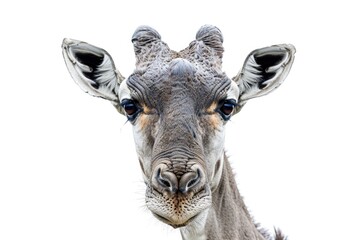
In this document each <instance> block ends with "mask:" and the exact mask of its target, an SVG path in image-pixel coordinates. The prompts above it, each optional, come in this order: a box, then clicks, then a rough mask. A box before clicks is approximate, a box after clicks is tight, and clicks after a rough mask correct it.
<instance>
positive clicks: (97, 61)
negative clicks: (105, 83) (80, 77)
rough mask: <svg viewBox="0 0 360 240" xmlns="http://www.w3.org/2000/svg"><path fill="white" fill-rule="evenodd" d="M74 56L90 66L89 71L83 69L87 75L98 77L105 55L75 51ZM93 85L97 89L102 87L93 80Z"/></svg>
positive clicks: (93, 77)
mask: <svg viewBox="0 0 360 240" xmlns="http://www.w3.org/2000/svg"><path fill="white" fill-rule="evenodd" d="M74 56H75V58H76V60H78V61H79V62H80V63H82V64H84V65H86V66H88V67H89V69H88V71H83V74H84V76H85V77H87V78H89V79H96V78H97V77H98V69H99V66H100V65H101V64H102V63H103V61H104V55H102V54H95V53H92V52H91V53H90V52H84V51H75V52H74ZM91 86H92V87H94V88H96V89H99V87H100V85H99V83H98V82H96V81H92V82H91Z"/></svg>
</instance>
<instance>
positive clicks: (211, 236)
mask: <svg viewBox="0 0 360 240" xmlns="http://www.w3.org/2000/svg"><path fill="white" fill-rule="evenodd" d="M212 202H213V203H212V206H211V207H210V208H209V209H208V210H207V211H206V212H204V213H202V214H203V216H201V217H202V218H205V219H204V221H202V222H201V221H199V222H197V223H191V224H190V225H189V226H187V227H184V228H182V229H181V235H182V238H183V240H190V239H191V240H215V239H231V240H245V239H246V240H254V239H257V240H263V239H264V238H263V236H262V235H261V234H260V232H259V231H258V230H257V228H256V226H255V224H254V223H253V220H252V218H251V216H250V214H249V212H248V210H247V208H246V206H245V204H244V201H243V199H242V197H241V196H240V193H239V190H238V188H237V185H236V182H235V177H234V174H233V172H232V169H231V167H230V164H229V161H228V159H227V158H226V156H225V157H224V168H223V173H222V177H221V180H220V183H219V186H218V187H217V188H216V189H215V191H214V192H213V193H212Z"/></svg>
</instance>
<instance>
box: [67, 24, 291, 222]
mask: <svg viewBox="0 0 360 240" xmlns="http://www.w3.org/2000/svg"><path fill="white" fill-rule="evenodd" d="M132 42H133V45H134V51H135V56H136V69H135V71H134V72H133V73H132V74H131V75H130V76H129V77H128V78H127V79H126V80H125V78H124V77H122V76H121V74H120V73H119V72H118V71H117V70H116V69H115V64H114V63H113V61H112V58H111V56H110V55H109V54H108V53H107V52H106V51H105V50H103V49H101V48H98V47H95V46H92V45H90V44H87V43H84V42H80V41H76V40H69V39H65V40H64V42H63V55H64V59H65V63H66V65H67V67H68V69H69V72H70V73H71V75H72V77H73V78H74V80H75V81H76V82H77V83H78V84H79V86H80V87H81V88H82V89H83V90H84V91H86V92H87V93H89V94H91V95H93V96H97V97H101V98H104V99H107V100H109V101H110V102H111V103H112V104H113V105H114V106H115V107H116V109H117V110H118V111H119V112H120V113H121V114H123V115H125V116H126V117H127V119H128V121H129V122H130V123H131V124H132V126H133V135H134V139H135V144H136V151H137V154H138V158H139V162H140V166H141V169H142V173H143V177H144V182H145V184H146V186H147V190H146V194H145V200H146V205H147V207H148V208H149V209H150V210H151V212H152V213H153V214H154V215H155V216H156V217H157V218H158V219H159V220H161V221H163V222H165V223H167V224H169V225H171V226H173V227H182V226H185V225H187V224H188V223H190V222H195V223H198V224H202V223H203V222H204V219H206V216H207V210H208V209H209V208H210V207H211V205H212V193H213V192H214V190H215V189H217V187H218V185H219V182H220V181H221V178H222V170H223V161H224V136H225V135H224V134H225V125H226V123H227V122H228V121H229V119H230V118H231V117H232V116H233V115H234V114H236V113H237V112H239V110H240V109H241V107H242V106H243V105H244V104H245V103H246V102H247V100H249V99H251V98H254V97H259V96H262V95H265V94H267V93H269V92H271V91H272V90H274V89H275V88H277V87H278V86H279V85H280V84H281V83H282V82H283V80H284V79H285V77H286V76H287V74H288V72H289V70H290V68H291V65H292V62H293V60H294V53H295V49H294V47H293V46H291V45H276V46H271V47H267V48H262V49H258V50H255V51H253V52H251V53H250V54H249V56H248V58H247V59H246V60H245V63H244V66H243V68H242V70H241V71H240V72H239V74H238V75H237V76H235V77H234V78H233V79H230V78H229V77H227V76H226V74H225V73H224V72H223V71H222V70H221V63H222V54H223V51H224V50H223V46H222V42H223V38H222V34H221V32H220V30H219V29H218V28H216V27H214V26H209V25H205V26H203V27H202V28H200V30H199V31H198V33H197V34H196V40H194V41H192V42H191V43H190V44H189V46H188V47H187V48H185V49H184V50H182V51H180V52H175V51H172V50H171V49H170V48H169V47H168V46H167V44H166V43H164V42H163V41H162V40H161V37H160V35H159V33H158V32H156V31H155V30H154V29H152V28H150V27H146V26H142V27H139V28H138V29H137V30H136V31H135V33H134V35H133V37H132Z"/></svg>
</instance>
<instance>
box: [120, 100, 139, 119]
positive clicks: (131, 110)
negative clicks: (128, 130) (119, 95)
mask: <svg viewBox="0 0 360 240" xmlns="http://www.w3.org/2000/svg"><path fill="white" fill-rule="evenodd" d="M121 106H122V108H123V109H124V111H125V113H126V115H127V118H128V119H129V120H130V121H133V120H135V118H136V116H137V115H138V114H139V113H140V112H141V108H140V107H139V105H138V103H137V102H135V101H134V100H132V99H124V100H122V101H121Z"/></svg>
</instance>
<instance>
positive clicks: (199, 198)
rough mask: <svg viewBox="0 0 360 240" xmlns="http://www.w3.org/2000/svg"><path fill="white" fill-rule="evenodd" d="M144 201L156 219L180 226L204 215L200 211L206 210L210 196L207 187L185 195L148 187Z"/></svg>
mask: <svg viewBox="0 0 360 240" xmlns="http://www.w3.org/2000/svg"><path fill="white" fill-rule="evenodd" d="M145 201H146V206H147V207H148V209H149V210H150V211H151V212H152V214H153V215H154V216H155V217H156V218H157V219H158V220H160V221H162V222H164V223H166V224H168V225H170V226H172V227H173V228H180V227H184V226H186V225H188V224H189V223H192V222H196V221H197V220H198V219H202V218H203V217H204V214H202V213H205V212H207V210H208V208H209V207H210V206H211V203H212V198H211V191H210V190H209V187H205V188H204V189H203V190H201V191H199V192H198V193H196V194H189V195H187V196H182V195H181V194H171V195H169V194H168V193H166V192H163V193H162V192H159V191H157V190H156V189H154V188H151V187H148V188H147V191H146V197H145Z"/></svg>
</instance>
